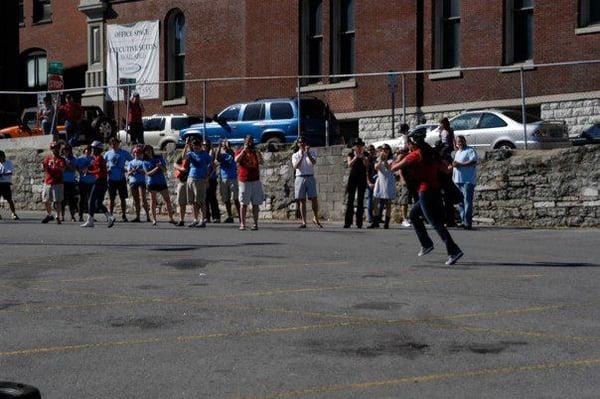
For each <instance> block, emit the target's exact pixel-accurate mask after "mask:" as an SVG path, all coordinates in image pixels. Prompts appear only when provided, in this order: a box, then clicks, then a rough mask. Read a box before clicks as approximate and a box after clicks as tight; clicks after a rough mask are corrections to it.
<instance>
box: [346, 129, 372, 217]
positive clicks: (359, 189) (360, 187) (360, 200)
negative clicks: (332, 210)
mask: <svg viewBox="0 0 600 399" xmlns="http://www.w3.org/2000/svg"><path fill="white" fill-rule="evenodd" d="M347 163H348V167H349V168H350V176H349V177H348V185H347V186H346V193H347V194H348V202H347V204H346V218H345V222H344V228H345V229H347V228H350V226H352V219H354V199H355V198H356V227H357V228H359V229H360V228H362V224H363V213H364V201H365V190H366V189H367V170H368V165H369V161H368V159H367V156H366V154H365V143H364V142H363V141H362V140H361V139H360V138H357V139H355V140H354V142H353V144H352V151H350V152H349V153H348V156H347Z"/></svg>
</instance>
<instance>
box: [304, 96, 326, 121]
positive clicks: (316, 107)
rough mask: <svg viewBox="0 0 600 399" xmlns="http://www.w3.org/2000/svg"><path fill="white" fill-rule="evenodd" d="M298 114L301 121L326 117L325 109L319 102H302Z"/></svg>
mask: <svg viewBox="0 0 600 399" xmlns="http://www.w3.org/2000/svg"><path fill="white" fill-rule="evenodd" d="M300 114H302V119H321V118H325V117H326V116H327V109H326V107H325V104H323V102H322V101H321V100H302V101H301V102H300Z"/></svg>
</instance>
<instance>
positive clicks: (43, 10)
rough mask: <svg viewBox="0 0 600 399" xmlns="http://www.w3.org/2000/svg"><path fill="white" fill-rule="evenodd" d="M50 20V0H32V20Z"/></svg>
mask: <svg viewBox="0 0 600 399" xmlns="http://www.w3.org/2000/svg"><path fill="white" fill-rule="evenodd" d="M51 20H52V0H33V22H34V23H35V22H47V21H51Z"/></svg>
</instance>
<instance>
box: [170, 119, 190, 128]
mask: <svg viewBox="0 0 600 399" xmlns="http://www.w3.org/2000/svg"><path fill="white" fill-rule="evenodd" d="M188 127H190V123H189V120H188V118H172V119H171V129H173V130H181V129H186V128H188Z"/></svg>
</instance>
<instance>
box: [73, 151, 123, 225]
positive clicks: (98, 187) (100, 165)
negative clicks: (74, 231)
mask: <svg viewBox="0 0 600 399" xmlns="http://www.w3.org/2000/svg"><path fill="white" fill-rule="evenodd" d="M91 147H92V151H93V157H94V159H93V160H92V164H91V165H90V167H89V168H88V170H87V173H91V174H93V175H94V176H96V182H95V183H94V185H93V186H92V191H91V192H90V203H89V205H88V210H89V213H88V219H87V222H85V223H84V224H82V225H81V227H94V213H96V211H100V212H102V213H104V214H105V215H106V220H107V221H108V228H111V227H113V226H114V224H115V218H114V217H113V215H111V213H110V212H109V211H108V209H106V206H104V196H105V195H106V190H107V188H108V183H107V178H108V169H107V167H106V161H105V160H104V157H103V156H102V150H103V149H104V145H103V144H102V143H101V142H99V141H94V142H93V143H92V145H91Z"/></svg>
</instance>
